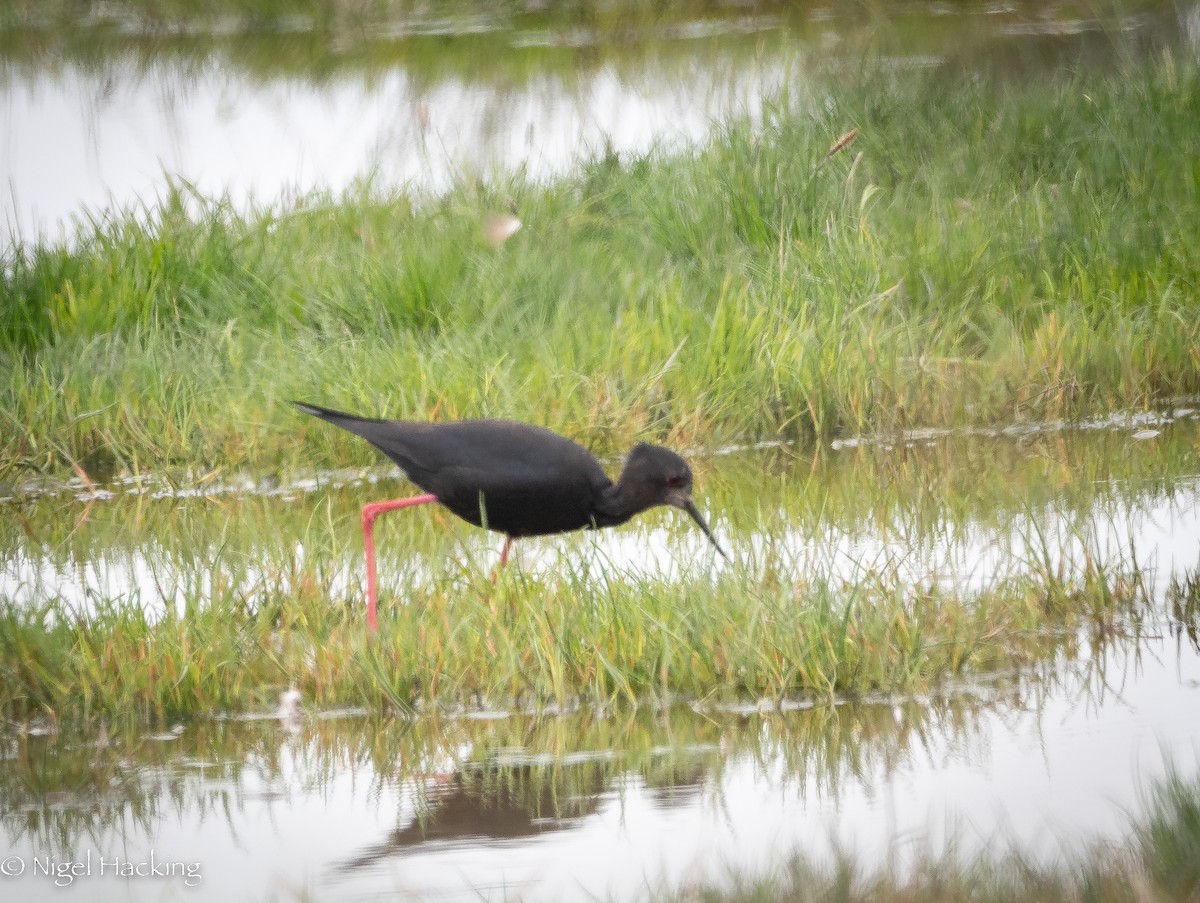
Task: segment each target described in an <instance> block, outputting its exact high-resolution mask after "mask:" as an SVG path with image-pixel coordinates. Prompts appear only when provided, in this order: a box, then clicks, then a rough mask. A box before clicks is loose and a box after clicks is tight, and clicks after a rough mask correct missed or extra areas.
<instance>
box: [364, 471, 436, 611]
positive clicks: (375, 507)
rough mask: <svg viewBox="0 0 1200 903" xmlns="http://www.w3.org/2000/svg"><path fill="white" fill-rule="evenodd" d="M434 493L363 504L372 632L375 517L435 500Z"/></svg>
mask: <svg viewBox="0 0 1200 903" xmlns="http://www.w3.org/2000/svg"><path fill="white" fill-rule="evenodd" d="M436 501H437V496H436V495H414V496H413V497H412V498H408V499H393V500H392V501H390V502H371V503H370V504H369V505H363V510H362V528H363V545H364V546H365V547H366V550H367V623H368V624H369V625H370V626H371V630H372V632H374V630H375V629H376V627H377V626H378V623H377V620H376V616H375V518H377V517H379V515H381V514H385V513H386V512H388V511H396V510H397V509H399V508H411V507H412V506H413V505H428V504H429V503H430V502H436Z"/></svg>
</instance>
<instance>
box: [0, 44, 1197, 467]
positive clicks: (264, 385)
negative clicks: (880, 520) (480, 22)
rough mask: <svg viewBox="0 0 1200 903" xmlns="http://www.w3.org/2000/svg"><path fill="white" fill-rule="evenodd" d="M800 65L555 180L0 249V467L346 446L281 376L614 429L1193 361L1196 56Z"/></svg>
mask: <svg viewBox="0 0 1200 903" xmlns="http://www.w3.org/2000/svg"><path fill="white" fill-rule="evenodd" d="M814 91H815V92H817V93H816V96H815V97H814V98H812V100H813V101H815V100H816V99H817V98H818V97H819V98H820V103H813V104H812V105H813V106H814V109H804V107H805V106H808V105H809V104H808V103H802V102H801V99H800V98H789V99H784V100H781V101H779V102H776V103H767V104H765V105H764V107H763V109H762V111H761V112H762V117H763V120H764V124H763V125H762V127H761V128H760V129H754V128H752V127H751V126H750V125H749V124H748V123H746V122H733V123H729V124H727V125H726V126H725V127H724V128H722V129H721V130H719V133H718V134H717V136H716V137H715V138H714V139H713V140H712V141H711V142H710V143H709V144H707V145H706V146H704V147H702V148H698V149H696V150H694V151H692V152H686V153H679V154H673V155H672V154H660V153H652V154H649V155H646V156H644V157H640V158H637V159H620V160H618V159H615V158H611V157H601V158H598V159H596V160H593V161H592V162H590V163H588V164H586V165H584V166H583V167H582V168H581V170H580V171H579V173H578V174H577V175H574V176H572V177H569V178H566V179H562V180H559V181H555V182H553V183H551V184H549V185H540V184H537V183H534V182H532V181H528V180H526V179H524V178H523V177H521V176H519V175H514V176H512V177H510V178H509V179H507V180H505V181H502V182H500V183H497V184H492V185H488V186H478V185H473V184H465V183H464V184H461V185H459V186H458V187H457V188H455V189H454V190H452V191H451V192H450V193H449V194H447V195H445V196H443V197H439V198H423V199H416V198H412V197H409V196H406V195H403V194H394V193H389V192H387V191H384V190H382V189H378V188H372V187H371V186H369V185H363V186H360V187H358V188H356V189H353V190H351V191H350V192H348V193H347V194H346V195H345V196H342V197H330V196H324V195H317V196H312V197H308V198H305V199H303V200H302V201H301V202H299V203H297V204H296V205H295V206H294V207H290V208H288V209H272V210H260V211H256V212H251V213H248V214H244V215H243V214H240V213H237V212H235V211H234V210H232V209H231V208H230V206H229V205H228V204H227V203H225V202H223V201H220V200H212V199H206V198H198V197H195V196H194V195H193V194H192V192H191V191H190V190H189V189H188V188H187V186H185V185H177V186H176V187H175V190H174V191H173V192H172V193H171V194H170V195H169V196H168V197H166V198H164V199H163V200H162V201H161V202H159V203H157V204H155V205H153V206H152V207H151V208H149V209H147V210H144V211H141V212H140V213H137V212H133V211H131V212H129V213H125V214H121V213H115V214H111V215H109V214H106V215H100V216H97V217H95V218H94V219H93V220H92V221H90V222H87V223H84V224H82V225H81V226H80V228H79V230H78V232H77V234H76V235H75V236H74V238H73V240H72V243H71V246H70V247H69V248H67V247H60V246H43V245H37V244H28V245H20V246H17V247H11V248H9V249H7V251H5V252H4V260H3V264H4V265H3V268H2V269H3V276H2V277H0V280H2V284H0V294H2V295H3V296H4V297H5V298H6V299H7V300H6V303H5V304H4V305H3V306H0V422H3V423H4V428H3V429H2V430H0V479H5V478H6V477H5V474H6V473H7V472H10V471H13V470H14V469H15V468H19V469H24V468H33V469H36V470H47V471H55V470H65V469H66V468H67V467H68V461H69V460H74V461H77V462H79V463H81V464H83V466H84V467H85V468H86V469H89V471H91V470H93V469H94V470H95V471H96V472H97V473H98V474H100V475H104V474H105V473H107V472H110V471H112V470H114V469H115V470H130V471H141V470H146V469H153V468H159V467H163V466H169V465H186V466H189V467H195V468H197V469H211V468H214V467H226V468H229V467H253V468H271V467H275V466H279V465H294V464H297V463H300V462H311V463H312V464H314V465H322V464H332V463H335V462H338V463H346V462H348V463H363V462H366V461H368V460H371V452H370V451H369V450H368V449H367V448H365V447H363V446H362V445H361V444H358V443H355V442H353V441H352V440H351V439H349V438H341V437H336V436H331V435H329V433H328V431H326V430H321V429H319V428H318V425H315V424H312V423H306V422H304V421H303V419H301V418H299V417H298V416H297V415H296V414H295V413H294V412H293V411H292V410H291V409H290V408H289V407H288V406H287V405H286V400H287V399H290V398H294V397H299V398H307V399H311V400H314V401H319V402H326V403H331V404H338V405H344V406H346V407H348V408H352V409H358V410H362V411H364V412H367V413H386V414H390V415H397V416H409V417H416V418H423V417H465V416H487V415H502V416H511V417H515V418H519V419H525V420H533V421H536V422H539V423H542V424H545V425H547V426H550V427H552V428H555V429H559V430H561V431H564V432H566V433H568V434H570V435H572V436H574V437H576V438H579V439H581V440H583V441H585V442H587V443H588V444H590V445H592V446H594V447H595V448H597V450H599V451H613V450H615V449H622V448H624V447H625V446H627V445H628V443H629V442H631V441H632V440H633V439H634V438H635V437H639V436H644V437H658V438H661V439H665V440H666V441H669V442H672V443H683V444H689V445H696V444H710V443H717V442H720V441H723V440H725V439H727V438H729V437H734V436H738V437H743V436H754V437H772V436H783V437H804V436H814V435H816V436H831V435H835V434H838V433H842V432H846V431H851V432H862V431H885V430H890V429H893V428H895V427H900V426H905V425H912V424H920V425H939V424H956V423H987V422H993V421H996V420H1002V421H1011V420H1014V419H1022V418H1045V417H1056V416H1065V417H1078V416H1083V415H1086V414H1088V413H1091V412H1096V411H1104V410H1109V409H1112V408H1114V407H1122V408H1140V407H1145V406H1152V405H1155V404H1158V403H1160V402H1161V401H1162V400H1163V399H1165V398H1168V397H1171V396H1174V395H1177V394H1179V393H1189V392H1195V391H1197V390H1200V350H1198V349H1200V325H1197V324H1200V316H1197V308H1198V306H1200V305H1198V303H1197V275H1198V273H1200V252H1197V250H1196V249H1197V243H1196V242H1195V241H1194V240H1193V239H1194V236H1195V235H1196V234H1200V198H1198V195H1197V183H1198V181H1200V162H1198V161H1200V130H1198V129H1196V127H1195V123H1196V122H1197V121H1200V100H1198V98H1200V73H1198V69H1197V66H1196V64H1195V61H1194V60H1192V59H1186V58H1183V57H1181V56H1174V55H1171V54H1169V53H1168V54H1164V55H1160V56H1156V57H1154V58H1153V59H1150V60H1148V61H1144V62H1136V63H1134V62H1130V63H1127V64H1125V65H1124V66H1122V67H1121V68H1120V69H1119V71H1111V70H1110V71H1107V72H1105V73H1096V72H1094V71H1090V72H1080V73H1075V74H1069V73H1068V74H1061V73H1060V74H1055V75H1050V76H1047V77H1045V78H1043V79H1040V80H1038V81H1036V82H1029V83H1019V84H1014V83H1011V82H1009V83H1003V84H1002V83H998V82H994V81H992V80H989V79H982V80H978V81H977V80H972V79H958V78H952V77H951V76H950V74H949V73H946V72H936V71H935V72H930V73H925V72H921V73H904V74H902V77H898V78H894V79H893V78H892V76H891V74H889V75H888V76H887V77H884V76H882V75H880V76H877V77H876V76H870V75H863V76H859V77H856V78H851V79H848V80H844V81H843V82H842V83H839V84H837V85H835V86H831V87H828V88H822V87H820V83H819V82H818V84H817V86H815V87H814ZM823 92H827V93H823ZM851 127H854V128H857V129H858V130H859V133H860V137H859V138H858V141H857V142H856V143H855V144H853V145H852V146H851V147H850V148H849V149H848V150H846V151H843V152H842V153H840V154H838V155H837V156H835V157H834V158H832V159H831V160H829V161H827V162H822V161H823V157H824V153H825V150H826V149H827V148H828V146H829V144H830V142H831V141H832V140H833V139H834V138H835V137H836V136H837V135H839V134H841V133H842V132H844V131H845V130H846V129H848V128H851ZM510 197H511V198H512V199H513V200H514V201H515V203H516V207H517V210H518V212H519V215H520V217H521V219H522V220H523V221H524V224H525V225H524V228H523V229H522V230H521V231H520V232H519V233H517V235H516V236H515V237H514V238H512V239H511V240H510V241H509V242H508V243H507V244H506V245H505V246H503V247H502V248H500V249H499V250H493V249H492V248H490V247H488V246H487V245H486V243H485V242H484V241H483V239H482V237H481V234H480V223H481V221H482V219H483V217H484V216H485V215H486V213H487V212H488V211H490V210H494V209H500V208H502V207H503V206H504V205H505V204H506V199H507V198H510ZM681 346H682V347H681ZM677 348H679V349H680V351H679V353H678V355H675V356H674V357H673V354H674V352H675V350H676V349H677ZM668 362H670V365H669V366H668Z"/></svg>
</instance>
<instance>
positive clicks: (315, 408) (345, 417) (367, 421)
mask: <svg viewBox="0 0 1200 903" xmlns="http://www.w3.org/2000/svg"><path fill="white" fill-rule="evenodd" d="M292 404H294V405H295V406H296V407H297V408H299V409H300V410H301V411H303V412H304V413H305V414H312V415H313V416H314V417H320V418H321V419H322V420H324V421H326V422H327V423H332V424H333V425H334V426H340V427H341V428H342V429H344V430H348V431H349V432H351V433H354V434H355V435H356V436H363V438H367V439H369V438H370V435H368V434H370V433H372V432H373V430H372V429H371V427H372V426H374V425H375V424H379V423H384V422H385V421H383V420H380V419H379V418H377V417H359V416H358V415H357V414H347V413H345V412H344V411H335V410H334V409H333V408H323V407H321V406H320V405H319V404H309V403H308V402H305V401H293V402H292Z"/></svg>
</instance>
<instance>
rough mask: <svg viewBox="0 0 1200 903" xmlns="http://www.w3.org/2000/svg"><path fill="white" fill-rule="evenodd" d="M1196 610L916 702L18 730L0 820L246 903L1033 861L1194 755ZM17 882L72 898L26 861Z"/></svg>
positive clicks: (621, 895) (1120, 808)
mask: <svg viewBox="0 0 1200 903" xmlns="http://www.w3.org/2000/svg"><path fill="white" fill-rule="evenodd" d="M1190 579H1191V580H1193V582H1194V581H1196V580H1197V579H1200V576H1198V575H1197V574H1196V573H1195V572H1193V573H1192V574H1191V575H1190ZM1184 607H1185V608H1186V607H1187V605H1186V604H1185V605H1184ZM1190 611H1191V612H1192V615H1193V618H1192V620H1191V621H1190V622H1189V623H1186V624H1185V623H1178V622H1176V621H1174V620H1173V619H1172V618H1171V617H1170V616H1162V617H1160V616H1158V615H1155V616H1154V617H1151V618H1148V619H1147V621H1146V623H1145V630H1144V632H1143V633H1142V634H1141V635H1139V636H1137V637H1125V638H1117V639H1110V640H1108V641H1105V642H1103V643H1101V644H1099V645H1097V646H1096V647H1095V648H1094V654H1093V655H1090V656H1087V657H1085V659H1083V660H1082V661H1081V662H1080V664H1079V665H1078V666H1068V667H1049V666H1047V667H1045V668H1042V669H1034V670H1031V671H1029V672H1027V673H1021V674H1008V675H997V676H993V677H992V678H990V679H988V680H985V681H982V682H979V683H977V684H974V685H969V686H968V685H963V686H959V687H946V688H944V691H942V692H939V693H936V694H934V695H933V696H931V697H929V698H920V699H913V698H894V699H878V700H863V701H860V702H845V703H842V704H839V705H834V706H809V707H806V708H804V709H802V710H796V711H788V712H766V711H754V710H751V711H745V712H734V711H729V710H726V709H723V708H722V707H720V706H703V705H702V706H692V707H688V706H679V705H677V706H673V707H668V708H664V709H658V710H653V709H650V708H648V707H645V708H642V709H640V710H638V711H635V712H579V713H576V714H573V715H569V716H562V717H557V718H540V719H538V718H528V717H523V716H518V715H510V716H501V715H500V714H498V713H485V714H486V715H487V716H486V717H483V716H475V717H445V716H440V715H434V716H430V717H426V718H422V719H419V720H415V721H409V720H400V719H381V718H378V717H371V716H363V715H353V714H344V713H343V714H339V713H327V714H321V713H309V715H307V716H306V717H305V718H304V719H303V720H302V721H301V722H300V724H299V725H298V727H296V728H295V729H289V728H288V727H287V725H286V724H284V723H281V722H279V721H277V720H275V719H269V718H254V719H218V720H213V721H202V722H198V723H195V724H192V725H190V726H187V727H186V728H184V729H182V730H180V731H176V732H166V733H164V734H159V735H154V736H147V735H146V734H145V733H144V732H143V731H141V730H139V729H137V728H136V727H132V726H128V725H124V726H123V725H117V724H114V725H110V726H109V727H108V728H103V729H102V728H92V729H91V730H90V732H88V733H78V732H74V731H68V730H65V729H64V730H62V731H59V732H55V731H47V732H44V733H41V734H39V735H29V734H13V733H11V732H10V733H9V734H7V735H6V736H5V737H4V739H3V746H2V747H0V751H2V752H0V754H2V756H3V759H4V768H3V769H0V832H2V834H3V837H4V847H5V849H6V850H7V851H10V853H11V855H15V856H18V857H23V858H24V859H25V860H27V861H32V858H33V857H36V856H41V857H47V856H49V857H53V858H55V859H56V860H59V861H77V860H79V859H81V858H83V857H84V856H87V855H88V854H89V852H90V853H91V855H92V857H93V862H95V861H98V860H99V859H100V858H108V859H110V860H111V859H112V858H113V857H115V856H121V857H124V858H125V859H126V860H128V861H134V862H137V861H142V860H145V859H147V858H148V857H149V856H151V855H152V851H153V854H154V855H156V856H158V858H159V860H160V861H177V862H197V863H199V864H200V869H201V874H202V876H203V887H204V888H205V891H204V893H205V895H206V896H213V897H215V896H218V895H220V894H233V895H236V898H237V899H263V898H266V897H267V896H273V897H275V898H277V899H291V898H293V897H295V898H301V899H302V898H304V897H305V895H306V894H312V895H314V896H316V898H318V899H322V900H340V899H354V898H359V897H361V896H362V895H364V894H369V895H377V894H380V893H385V892H404V893H410V894H417V895H423V896H435V897H437V898H438V899H442V898H445V897H450V898H461V899H467V898H477V896H482V897H483V898H485V899H493V898H497V899H498V898H500V897H502V896H505V895H507V896H509V897H511V896H520V897H521V898H523V899H546V900H549V899H590V898H593V897H594V896H595V895H599V896H602V897H604V896H608V895H610V894H611V895H612V896H614V897H615V898H618V899H630V898H635V897H638V896H639V895H641V894H642V893H643V892H644V891H645V889H646V887H648V886H657V885H659V884H667V885H673V884H676V883H678V882H679V881H680V880H682V879H685V878H686V879H692V880H703V879H705V878H712V879H716V878H719V877H720V876H721V874H722V869H723V868H724V867H725V866H727V865H729V864H733V863H736V864H737V865H738V867H739V868H740V869H742V870H745V871H749V872H753V871H756V870H757V869H759V868H761V867H764V866H766V865H767V864H769V863H770V862H772V861H773V858H774V857H775V856H776V855H778V854H781V853H785V852H788V851H790V850H792V849H798V850H801V851H803V852H805V853H806V854H809V855H812V856H816V857H820V856H823V855H826V854H828V853H829V852H830V850H831V849H832V847H833V846H834V845H842V846H843V847H844V848H846V849H849V850H853V851H856V852H857V853H859V854H861V855H862V856H863V857H865V858H864V859H863V860H862V861H863V862H864V864H869V863H871V862H873V861H880V860H881V859H882V858H885V857H890V858H891V860H892V861H893V862H894V863H896V864H901V865H902V864H903V863H904V862H905V861H907V860H908V858H909V857H911V856H915V855H916V854H917V853H919V852H920V851H921V850H924V849H926V845H927V844H928V845H930V846H932V847H933V848H934V849H940V848H942V847H943V846H944V845H945V844H946V843H947V842H948V841H949V840H950V839H951V838H953V839H954V840H956V841H957V842H958V843H959V845H960V849H964V850H970V849H977V848H980V847H983V846H986V845H988V844H994V843H996V842H997V841H998V840H999V839H1000V838H1005V839H1007V838H1008V837H1009V835H1010V834H1011V836H1012V838H1013V839H1014V840H1015V841H1017V842H1018V843H1019V844H1020V845H1021V846H1022V848H1024V849H1026V850H1027V851H1028V852H1029V853H1030V854H1031V855H1041V856H1050V855H1053V854H1054V852H1055V851H1056V850H1059V849H1061V846H1060V845H1061V844H1066V845H1070V844H1071V843H1073V842H1074V841H1075V840H1078V839H1079V838H1081V837H1090V836H1093V835H1094V834H1095V833H1096V832H1099V833H1100V834H1101V835H1102V836H1107V837H1111V838H1113V839H1116V838H1117V837H1118V836H1119V834H1120V832H1121V831H1122V830H1123V828H1124V826H1125V825H1126V824H1127V822H1128V818H1129V813H1131V812H1137V811H1139V805H1140V804H1141V801H1142V796H1141V793H1140V791H1141V790H1143V789H1144V788H1145V787H1146V786H1147V784H1148V782H1149V781H1151V780H1152V779H1153V778H1155V777H1156V776H1159V775H1161V774H1163V773H1164V772H1165V766H1164V760H1165V759H1168V758H1169V759H1172V760H1173V761H1174V762H1175V764H1176V765H1177V766H1179V768H1180V770H1181V772H1182V773H1183V774H1184V775H1187V774H1189V773H1192V772H1193V771H1194V770H1195V768H1196V766H1197V764H1198V763H1200V749H1198V748H1197V747H1196V741H1195V737H1196V736H1197V729H1198V728H1200V721H1197V718H1200V706H1197V705H1196V704H1195V703H1196V701H1197V693H1200V650H1198V649H1197V647H1196V645H1195V644H1194V643H1193V642H1186V643H1181V644H1177V643H1175V642H1173V641H1172V640H1171V638H1170V635H1171V634H1172V633H1173V634H1174V636H1187V635H1189V632H1190V635H1192V636H1194V635H1195V620H1194V614H1195V596H1194V593H1193V596H1192V601H1191V608H1190ZM181 880H182V879H181V878H178V877H176V878H172V879H169V880H168V879H164V880H161V881H158V882H154V881H147V882H143V883H137V882H132V881H114V880H112V879H111V878H108V879H101V878H99V877H97V876H96V875H92V876H91V877H88V878H86V879H84V878H81V879H80V880H79V881H78V882H76V884H75V885H74V889H73V890H72V891H70V893H73V894H75V895H76V896H77V897H78V898H80V899H82V898H87V899H107V898H114V899H115V898H117V897H119V898H121V899H127V898H128V899H159V898H160V897H159V895H160V894H161V893H163V892H164V890H165V889H171V890H174V891H177V892H178V891H181V890H182V885H181V883H180V882H181ZM172 882H173V883H172ZM11 889H12V890H14V891H17V892H19V894H20V896H21V898H22V899H26V900H42V899H50V898H51V896H52V895H57V896H54V898H55V899H62V898H63V897H62V894H63V893H64V891H63V890H62V888H58V887H54V886H53V883H52V882H50V881H48V880H46V879H45V877H44V876H43V877H41V878H39V877H38V876H36V875H33V874H27V875H24V876H22V877H20V878H19V879H17V880H16V882H15V883H14V884H12V885H11Z"/></svg>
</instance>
